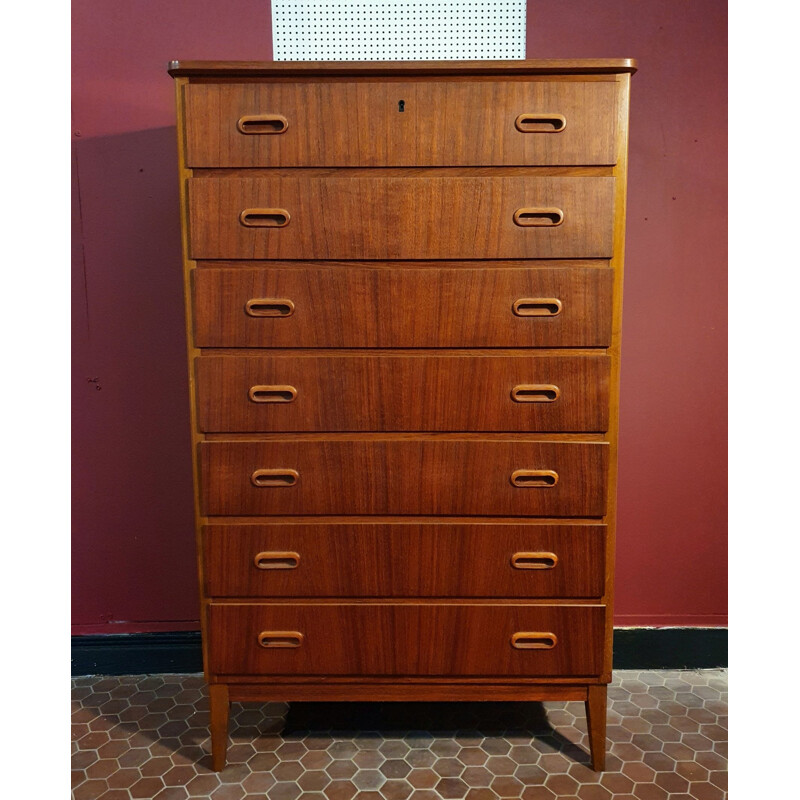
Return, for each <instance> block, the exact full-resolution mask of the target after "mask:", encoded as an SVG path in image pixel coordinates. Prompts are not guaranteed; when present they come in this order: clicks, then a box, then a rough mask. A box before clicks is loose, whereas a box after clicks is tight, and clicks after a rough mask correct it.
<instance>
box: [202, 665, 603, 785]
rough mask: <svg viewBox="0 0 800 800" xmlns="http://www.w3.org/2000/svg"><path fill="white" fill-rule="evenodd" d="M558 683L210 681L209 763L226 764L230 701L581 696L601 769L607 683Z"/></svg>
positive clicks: (481, 699) (596, 766) (553, 698)
mask: <svg viewBox="0 0 800 800" xmlns="http://www.w3.org/2000/svg"><path fill="white" fill-rule="evenodd" d="M565 680H568V682H565V683H559V684H552V683H548V684H539V683H535V682H534V681H532V680H531V681H507V680H506V681H502V682H497V681H492V682H489V681H487V680H486V679H484V678H481V679H474V680H469V681H453V680H441V681H437V682H432V681H422V680H418V679H407V680H404V681H397V680H394V681H388V680H383V679H380V678H373V679H370V680H368V681H367V680H363V679H362V680H357V679H349V678H348V679H327V680H325V681H324V682H321V681H319V679H313V680H308V681H306V682H300V681H297V680H296V679H295V680H292V679H291V678H287V679H285V680H281V681H280V682H277V681H276V682H274V683H212V684H211V685H210V686H209V703H210V716H211V725H210V727H211V748H212V750H211V764H212V769H213V770H214V771H215V772H219V771H221V770H223V769H224V768H225V763H226V753H227V749H228V724H229V713H230V704H231V703H232V702H238V703H269V702H272V703H275V702H282V703H291V702H306V703H318V702H331V703H338V702H381V703H387V702H395V703H403V702H404V703H414V702H432V703H439V702H538V703H541V702H547V701H563V700H573V701H583V703H584V704H585V708H586V727H587V729H588V734H589V755H590V758H591V764H592V769H594V770H595V771H598V772H599V771H602V770H604V769H605V762H606V744H605V743H606V708H607V685H606V684H604V683H586V684H580V683H574V682H573V681H572V679H565Z"/></svg>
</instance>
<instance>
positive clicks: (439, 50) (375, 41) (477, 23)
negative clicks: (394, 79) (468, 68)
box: [272, 0, 526, 61]
mask: <svg viewBox="0 0 800 800" xmlns="http://www.w3.org/2000/svg"><path fill="white" fill-rule="evenodd" d="M525 6H526V0H496V1H495V2H492V0H482V2H475V1H474V0H461V2H455V0H453V2H429V3H417V2H391V0H389V1H386V2H364V3H353V2H343V1H342V0H339V1H338V2H337V1H336V0H333V2H332V1H331V0H327V2H314V1H313V0H272V39H273V54H274V58H275V60H276V61H404V60H409V61H425V60H438V59H495V58H497V59H506V58H525Z"/></svg>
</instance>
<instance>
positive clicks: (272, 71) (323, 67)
mask: <svg viewBox="0 0 800 800" xmlns="http://www.w3.org/2000/svg"><path fill="white" fill-rule="evenodd" d="M636 69H637V63H636V60H635V59H633V58H579V59H561V58H546V59H535V60H521V59H520V60H508V61H170V62H169V64H168V66H167V72H169V74H170V75H172V77H173V78H177V77H223V76H225V77H231V76H251V77H254V76H264V77H269V76H287V75H297V76H306V77H307V76H311V75H327V76H331V75H346V76H350V77H352V76H357V75H397V74H400V75H450V74H454V73H455V74H460V75H492V74H511V75H548V74H561V75H564V74H598V73H606V74H609V73H611V74H613V73H621V72H628V73H631V74H632V73H634V72H636Z"/></svg>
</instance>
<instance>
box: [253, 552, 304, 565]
mask: <svg viewBox="0 0 800 800" xmlns="http://www.w3.org/2000/svg"><path fill="white" fill-rule="evenodd" d="M253 563H254V564H255V565H256V566H257V567H258V568H259V569H297V568H298V567H299V566H300V554H299V553H293V552H286V553H278V552H272V551H270V552H267V551H265V552H263V553H258V555H256V557H255V558H254V559H253Z"/></svg>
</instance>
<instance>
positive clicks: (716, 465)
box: [72, 0, 727, 633]
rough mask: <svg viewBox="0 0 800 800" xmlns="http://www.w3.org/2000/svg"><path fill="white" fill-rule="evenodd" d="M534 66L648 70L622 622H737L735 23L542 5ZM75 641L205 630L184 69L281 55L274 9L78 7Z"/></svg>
mask: <svg viewBox="0 0 800 800" xmlns="http://www.w3.org/2000/svg"><path fill="white" fill-rule="evenodd" d="M528 5H529V12H528V27H529V31H528V57H529V58H579V57H634V58H637V59H638V60H639V65H640V72H639V73H637V74H636V75H635V76H634V78H633V93H632V104H631V148H630V176H629V178H630V190H629V213H630V216H629V221H628V235H627V259H626V277H625V291H626V295H625V311H624V326H623V369H622V404H621V439H620V480H619V509H620V514H619V532H618V557H617V565H618V572H617V576H618V579H617V608H616V610H617V614H616V622H617V624H618V625H722V624H725V623H726V619H727V618H726V608H727V605H726V596H727V586H726V574H727V569H726V528H727V520H726V485H727V476H726V461H727V453H726V412H727V400H726V381H727V374H726V350H727V345H726V323H727V320H726V307H727V298H726V278H727V274H726V261H727V254H726V239H727V232H726V192H727V172H726V170H727V153H726V145H727V142H726V130H727V119H726V95H727V85H726V63H727V49H726V25H727V20H726V4H725V3H724V2H722V1H721V0H686V1H681V0H660V1H659V0H649V1H648V2H647V3H642V2H637V0H604V2H602V3H599V2H597V1H596V0H571V2H569V3H563V2H555V1H554V0H553V1H552V2H529V3H528ZM72 8H73V49H74V53H73V136H72V141H73V197H74V237H73V242H74V247H73V306H72V310H73V416H74V428H73V447H74V459H73V468H74V470H73V487H74V500H73V598H74V599H73V622H74V627H73V632H75V633H96V632H109V633H111V632H129V631H151V630H182V629H194V628H197V627H198V622H197V620H198V604H197V586H196V579H195V555H194V539H193V531H192V500H191V497H192V491H191V464H190V450H189V421H188V411H187V406H188V389H187V381H186V366H185V334H184V327H183V301H182V294H181V275H180V268H181V256H180V237H179V219H178V187H177V177H176V169H177V163H176V146H175V110H174V96H173V84H172V80H171V79H170V78H169V76H168V75H167V74H166V63H167V61H168V60H169V59H172V58H183V59H259V60H268V59H270V58H271V57H272V47H271V32H270V19H269V5H268V3H264V2H261V0H258V2H256V0H226V2H225V3H219V2H212V1H211V0H191V2H190V1H189V0H180V1H178V0H173V2H171V3H163V2H160V1H159V0H139V1H138V2H136V3H129V4H120V3H105V2H101V1H100V0H74V2H73V5H72Z"/></svg>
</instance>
